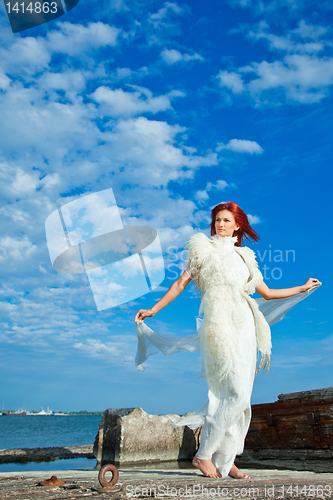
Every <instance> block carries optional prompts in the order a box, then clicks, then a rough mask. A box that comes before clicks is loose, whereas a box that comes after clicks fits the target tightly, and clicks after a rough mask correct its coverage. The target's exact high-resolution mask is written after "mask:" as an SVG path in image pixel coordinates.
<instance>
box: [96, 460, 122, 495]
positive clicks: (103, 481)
mask: <svg viewBox="0 0 333 500" xmlns="http://www.w3.org/2000/svg"><path fill="white" fill-rule="evenodd" d="M108 471H111V472H112V478H111V481H107V480H106V479H105V473H106V472H108ZM118 479H119V472H118V469H117V467H115V466H114V465H112V464H107V465H104V466H103V467H102V468H101V470H100V471H99V473H98V481H99V484H100V485H101V486H102V488H106V489H108V490H110V489H111V488H113V487H114V486H115V484H116V482H117V481H118Z"/></svg>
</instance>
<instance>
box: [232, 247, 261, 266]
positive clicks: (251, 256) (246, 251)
mask: <svg viewBox="0 0 333 500" xmlns="http://www.w3.org/2000/svg"><path fill="white" fill-rule="evenodd" d="M235 249H236V250H237V252H238V253H240V254H241V255H242V256H243V257H244V258H246V259H248V260H251V261H253V262H254V263H256V264H258V263H257V258H256V254H255V252H254V251H253V250H252V249H251V248H249V247H235Z"/></svg>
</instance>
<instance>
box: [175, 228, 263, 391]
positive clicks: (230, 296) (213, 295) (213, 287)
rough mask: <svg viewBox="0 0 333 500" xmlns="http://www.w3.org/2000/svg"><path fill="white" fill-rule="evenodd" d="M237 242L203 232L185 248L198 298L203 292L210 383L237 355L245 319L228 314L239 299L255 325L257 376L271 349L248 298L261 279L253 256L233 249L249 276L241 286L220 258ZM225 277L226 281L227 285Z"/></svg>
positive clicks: (246, 250)
mask: <svg viewBox="0 0 333 500" xmlns="http://www.w3.org/2000/svg"><path fill="white" fill-rule="evenodd" d="M226 238H227V239H228V240H229V241H227V240H226ZM230 240H231V242H230ZM236 240H237V238H228V237H223V236H219V235H214V236H211V237H209V238H208V237H207V236H206V235H205V234H203V233H197V234H194V235H193V236H192V237H191V238H190V240H189V242H188V243H187V245H186V246H185V248H187V249H188V251H189V255H188V268H189V270H190V275H191V278H192V279H193V281H194V282H195V284H196V287H197V291H198V293H199V290H200V292H201V297H203V293H204V292H206V296H205V328H204V335H205V338H206V342H207V345H208V349H207V350H206V351H207V352H202V354H203V358H204V366H205V369H206V376H207V378H210V380H211V382H212V383H214V381H217V382H220V381H221V379H222V378H223V377H224V376H225V375H226V374H227V373H228V371H229V367H230V362H231V358H232V356H233V355H237V345H236V344H237V340H236V339H235V332H237V331H238V330H239V328H241V326H242V323H243V321H244V320H243V318H242V315H241V314H231V313H230V311H232V309H233V308H235V302H236V303H237V301H238V300H242V298H243V299H245V300H246V301H247V303H248V305H249V306H250V308H251V310H252V313H253V317H254V322H255V329H256V339H257V349H258V353H260V355H261V358H260V361H259V364H258V368H257V372H256V373H258V372H259V371H260V369H261V368H262V367H265V369H266V370H268V368H269V363H270V355H271V347H272V344H271V332H270V328H269V325H268V323H267V321H266V320H265V317H264V315H263V314H262V313H261V312H260V311H259V308H258V304H257V303H256V301H255V300H254V299H252V298H251V297H250V296H249V295H250V294H253V293H254V292H255V289H256V287H257V286H258V285H259V284H260V283H261V282H262V280H263V277H262V274H261V272H260V271H259V269H258V263H257V261H256V258H255V254H254V252H253V251H252V250H251V249H250V248H248V247H236V246H233V249H234V250H235V251H236V252H237V253H238V254H239V255H240V256H241V257H242V258H243V260H244V262H245V264H246V265H247V268H248V270H249V273H250V276H249V279H248V282H247V283H246V284H245V285H243V286H241V287H239V286H238V287H237V286H233V283H232V282H230V278H231V279H232V269H230V268H228V269H226V268H225V267H224V262H223V255H224V253H225V252H227V251H230V243H231V244H233V243H234V242H235V241H236ZM226 271H227V272H226ZM226 275H228V279H229V281H227V282H226V278H225V277H226ZM235 283H237V276H235ZM221 318H222V319H221ZM202 349H203V346H202Z"/></svg>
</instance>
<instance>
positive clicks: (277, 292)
mask: <svg viewBox="0 0 333 500" xmlns="http://www.w3.org/2000/svg"><path fill="white" fill-rule="evenodd" d="M315 285H318V286H319V285H321V282H320V281H319V280H317V279H315V278H309V279H308V281H307V282H306V283H305V284H304V285H302V286H294V287H293V288H279V289H270V288H268V286H267V285H266V283H264V282H263V281H262V282H261V284H260V285H259V286H257V287H256V290H257V292H258V293H260V295H261V296H262V297H264V299H266V300H270V299H283V298H284V297H291V296H292V295H297V294H298V293H301V292H306V291H307V290H309V289H310V288H312V287H313V286H315Z"/></svg>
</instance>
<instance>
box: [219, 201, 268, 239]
mask: <svg viewBox="0 0 333 500" xmlns="http://www.w3.org/2000/svg"><path fill="white" fill-rule="evenodd" d="M221 210H228V211H229V212H231V213H232V215H233V216H234V219H235V222H236V224H237V226H239V229H237V231H234V236H237V238H238V240H237V243H235V245H236V246H237V247H241V246H242V243H243V239H244V236H245V238H246V239H248V240H249V241H258V240H260V237H259V235H258V234H257V233H256V232H255V230H254V229H252V227H251V226H250V223H249V219H248V217H247V215H246V213H245V212H243V210H242V209H241V208H240V207H239V206H238V205H236V203H234V202H233V201H227V202H226V203H220V204H219V205H216V207H214V208H213V210H212V222H211V224H210V234H211V236H213V235H214V234H216V231H215V219H216V215H217V214H218V213H219V212H221Z"/></svg>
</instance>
